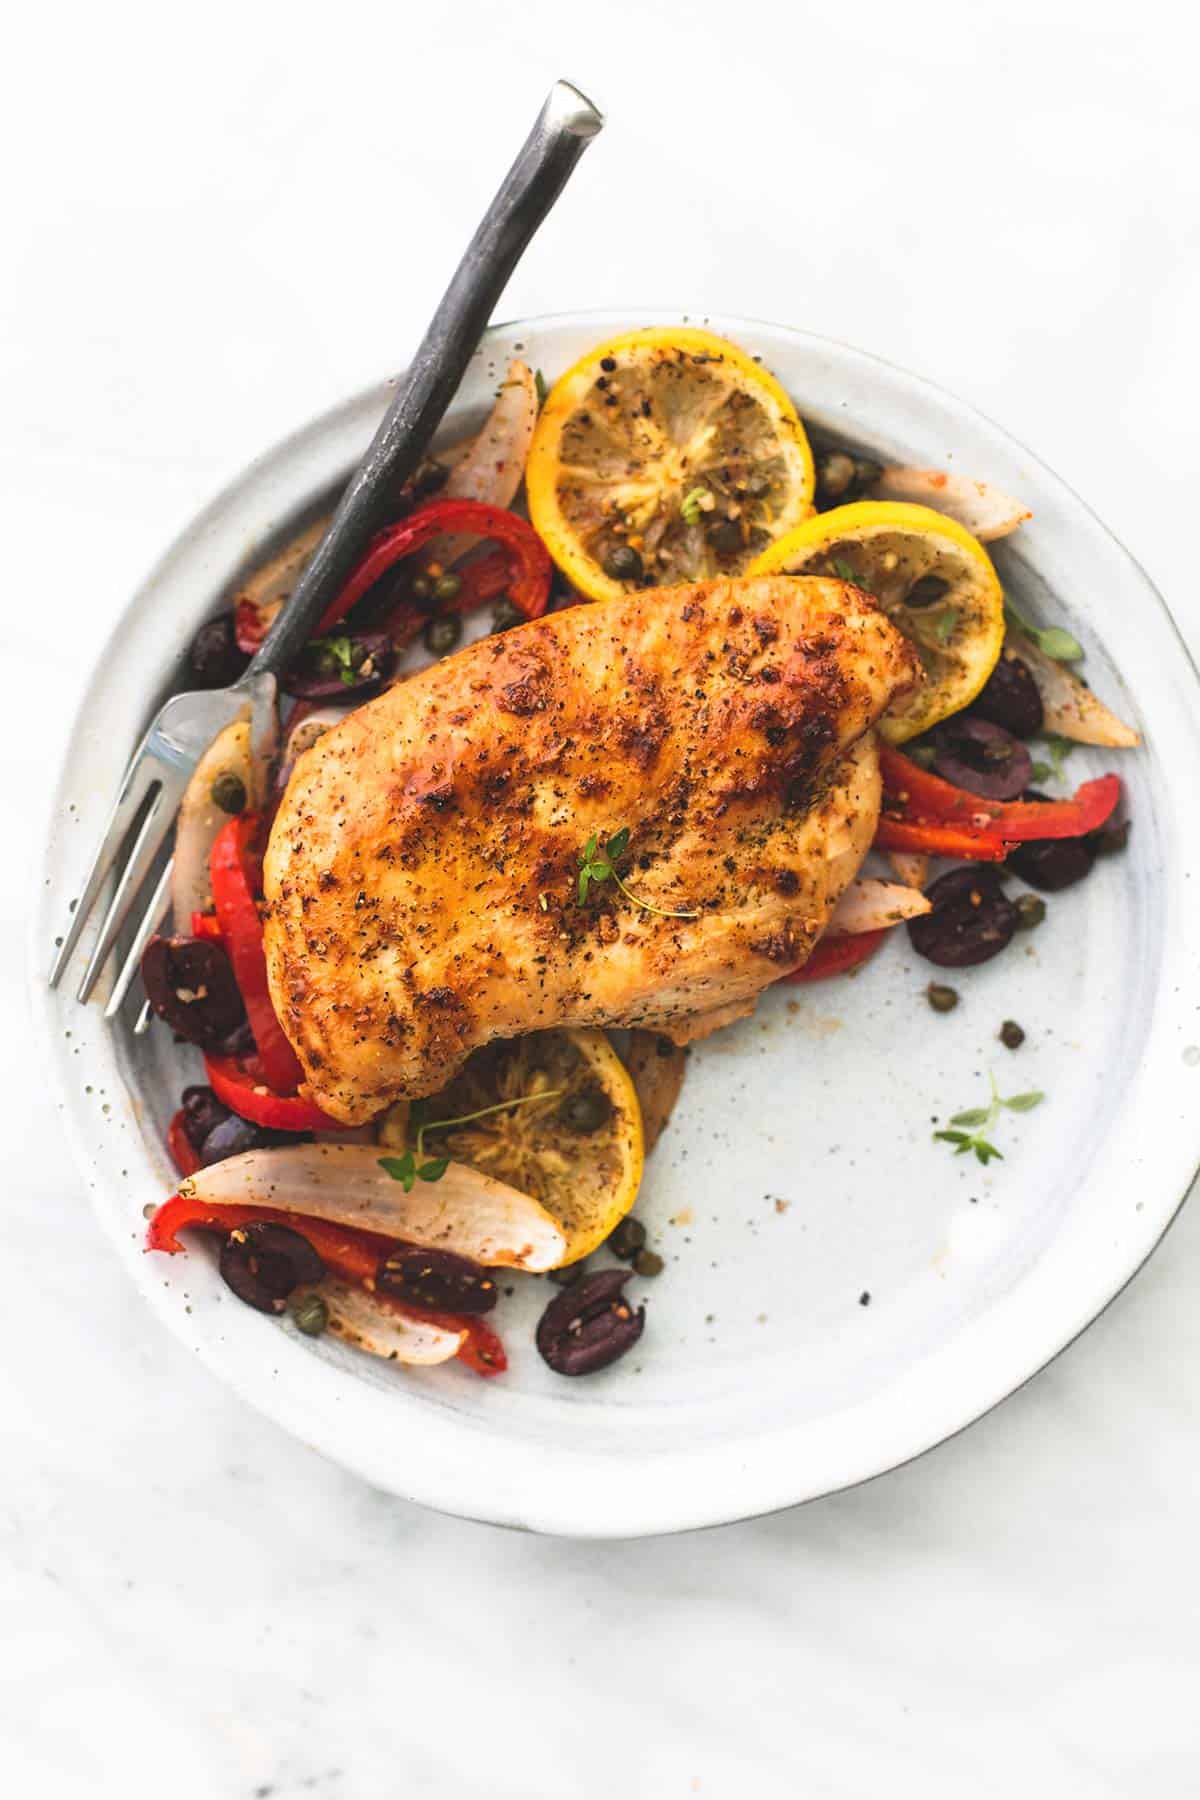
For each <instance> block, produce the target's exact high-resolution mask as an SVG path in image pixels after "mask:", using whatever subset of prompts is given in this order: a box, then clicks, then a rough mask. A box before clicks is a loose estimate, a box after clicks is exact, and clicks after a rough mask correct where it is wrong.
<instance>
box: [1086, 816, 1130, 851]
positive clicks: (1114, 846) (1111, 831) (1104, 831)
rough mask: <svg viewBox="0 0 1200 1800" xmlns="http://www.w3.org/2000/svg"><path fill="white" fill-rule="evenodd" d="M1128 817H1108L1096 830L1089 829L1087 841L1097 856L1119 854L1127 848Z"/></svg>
mask: <svg viewBox="0 0 1200 1800" xmlns="http://www.w3.org/2000/svg"><path fill="white" fill-rule="evenodd" d="M1129 825H1130V821H1129V820H1128V819H1110V820H1109V821H1108V823H1107V825H1101V826H1100V828H1099V830H1098V831H1089V832H1088V835H1087V841H1088V843H1089V844H1090V845H1091V847H1092V849H1093V850H1094V851H1095V853H1096V855H1097V856H1119V855H1120V854H1121V851H1122V850H1127V849H1128V848H1129Z"/></svg>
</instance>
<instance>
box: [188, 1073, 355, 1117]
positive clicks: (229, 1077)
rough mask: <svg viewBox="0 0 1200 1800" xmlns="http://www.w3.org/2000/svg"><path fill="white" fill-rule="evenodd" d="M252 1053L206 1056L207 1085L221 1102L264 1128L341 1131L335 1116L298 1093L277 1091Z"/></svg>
mask: <svg viewBox="0 0 1200 1800" xmlns="http://www.w3.org/2000/svg"><path fill="white" fill-rule="evenodd" d="M259 1065H261V1059H260V1058H256V1057H236V1056H206V1057H205V1058H204V1069H205V1073H206V1074H207V1076H208V1085H209V1087H210V1088H211V1089H212V1091H213V1093H214V1094H215V1095H216V1096H217V1099H218V1100H219V1101H220V1102H221V1104H222V1105H223V1106H227V1107H229V1109H230V1110H231V1111H232V1112H235V1113H238V1114H240V1116H241V1117H242V1118H243V1119H249V1120H250V1122H251V1124H252V1125H261V1126H263V1127H264V1129H265V1130H267V1131H344V1130H345V1129H346V1127H345V1126H344V1125H343V1124H342V1123H341V1121H340V1120H339V1119H331V1118H330V1116H329V1114H328V1113H326V1112H322V1111H321V1108H320V1107H319V1106H314V1104H313V1102H312V1101H311V1100H305V1099H303V1098H302V1097H301V1096H300V1095H299V1094H277V1093H276V1092H275V1090H274V1089H273V1088H272V1086H271V1084H270V1082H269V1081H267V1080H266V1068H265V1065H262V1066H259Z"/></svg>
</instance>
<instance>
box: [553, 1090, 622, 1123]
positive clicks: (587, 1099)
mask: <svg viewBox="0 0 1200 1800" xmlns="http://www.w3.org/2000/svg"><path fill="white" fill-rule="evenodd" d="M559 1113H560V1115H561V1117H562V1120H563V1122H564V1124H566V1125H569V1126H570V1127H571V1130H572V1131H582V1132H592V1131H599V1129H600V1127H601V1126H602V1125H606V1124H607V1123H608V1119H609V1116H610V1114H611V1113H612V1101H611V1100H610V1099H609V1097H608V1095H607V1094H605V1093H603V1092H602V1091H601V1089H600V1088H597V1087H586V1088H581V1089H580V1090H579V1092H578V1093H577V1094H568V1095H567V1097H566V1099H565V1100H564V1101H563V1103H562V1105H561V1107H560V1108H559Z"/></svg>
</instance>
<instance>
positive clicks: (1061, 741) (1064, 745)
mask: <svg viewBox="0 0 1200 1800" xmlns="http://www.w3.org/2000/svg"><path fill="white" fill-rule="evenodd" d="M1045 741H1046V748H1047V750H1049V752H1050V761H1051V762H1052V763H1053V764H1054V773H1055V775H1056V776H1057V777H1058V779H1059V780H1060V781H1061V780H1062V775H1063V763H1064V762H1065V761H1066V760H1067V758H1068V756H1070V754H1071V752H1072V750H1074V749H1075V744H1074V743H1073V741H1072V740H1071V739H1070V738H1065V737H1060V736H1059V735H1058V733H1057V732H1056V731H1048V732H1046V734H1045Z"/></svg>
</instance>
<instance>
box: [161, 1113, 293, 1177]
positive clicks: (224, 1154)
mask: <svg viewBox="0 0 1200 1800" xmlns="http://www.w3.org/2000/svg"><path fill="white" fill-rule="evenodd" d="M188 1136H189V1137H190V1136H191V1133H190V1132H189V1133H188ZM302 1141H304V1140H302V1138H301V1137H300V1135H299V1134H298V1133H297V1132H294V1131H288V1132H283V1131H268V1130H267V1129H266V1127H265V1126H264V1125H255V1124H252V1123H251V1121H250V1120H249V1119H243V1118H242V1116H241V1114H240V1113H235V1112H229V1111H228V1110H227V1111H226V1114H225V1117H224V1118H223V1119H218V1120H217V1121H216V1123H215V1124H214V1125H212V1126H211V1127H210V1128H209V1130H208V1132H207V1133H206V1134H205V1137H204V1140H203V1142H202V1143H200V1144H197V1146H196V1154H197V1156H198V1157H199V1158H200V1161H201V1163H202V1164H203V1166H204V1167H205V1168H206V1169H207V1168H209V1167H211V1165H212V1164H213V1163H219V1162H228V1160H229V1158H230V1157H231V1156H241V1155H243V1154H244V1153H245V1151H247V1150H269V1149H270V1148H271V1147H272V1146H273V1145H275V1144H298V1143H301V1142H302Z"/></svg>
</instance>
